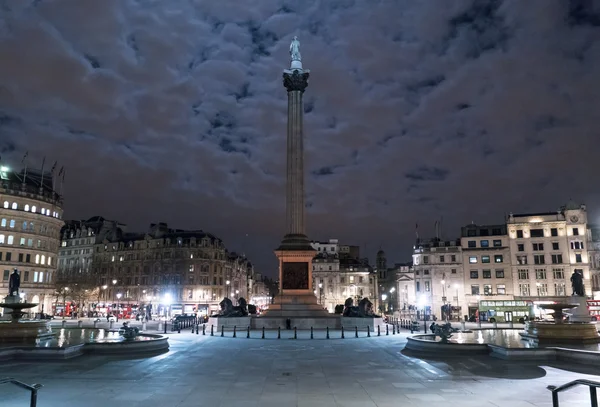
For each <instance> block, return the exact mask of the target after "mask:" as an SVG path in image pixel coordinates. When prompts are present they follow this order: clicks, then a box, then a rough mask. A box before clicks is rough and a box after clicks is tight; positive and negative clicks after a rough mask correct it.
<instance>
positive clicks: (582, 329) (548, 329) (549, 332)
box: [519, 321, 600, 344]
mask: <svg viewBox="0 0 600 407" xmlns="http://www.w3.org/2000/svg"><path fill="white" fill-rule="evenodd" d="M519 334H520V335H521V336H522V337H523V338H526V339H530V340H533V341H537V342H547V343H554V344H558V343H595V342H600V335H598V331H597V328H596V325H595V324H590V323H585V322H582V323H577V322H573V323H558V324H557V323H553V322H543V321H529V322H526V323H525V330H524V331H523V332H519Z"/></svg>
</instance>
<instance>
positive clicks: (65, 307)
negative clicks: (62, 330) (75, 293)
mask: <svg viewBox="0 0 600 407" xmlns="http://www.w3.org/2000/svg"><path fill="white" fill-rule="evenodd" d="M67 292H69V287H65V289H64V290H63V319H65V314H66V313H67Z"/></svg>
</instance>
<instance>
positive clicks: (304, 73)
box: [283, 69, 310, 92]
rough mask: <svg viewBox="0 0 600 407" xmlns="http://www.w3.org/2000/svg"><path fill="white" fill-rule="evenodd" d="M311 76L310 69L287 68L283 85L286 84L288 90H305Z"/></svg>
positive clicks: (284, 72)
mask: <svg viewBox="0 0 600 407" xmlns="http://www.w3.org/2000/svg"><path fill="white" fill-rule="evenodd" d="M309 76H310V73H309V71H308V70H302V69H294V70H288V69H286V70H285V71H283V86H285V88H286V89H287V91H288V92H292V91H294V90H299V91H300V92H304V90H305V89H306V87H307V86H308V77H309Z"/></svg>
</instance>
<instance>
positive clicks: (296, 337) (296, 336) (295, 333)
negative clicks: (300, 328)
mask: <svg viewBox="0 0 600 407" xmlns="http://www.w3.org/2000/svg"><path fill="white" fill-rule="evenodd" d="M294 339H298V332H297V331H296V327H294Z"/></svg>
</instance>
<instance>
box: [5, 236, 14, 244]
mask: <svg viewBox="0 0 600 407" xmlns="http://www.w3.org/2000/svg"><path fill="white" fill-rule="evenodd" d="M14 240H15V237H14V236H13V235H9V236H8V241H7V242H6V243H8V244H13V242H14Z"/></svg>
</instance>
